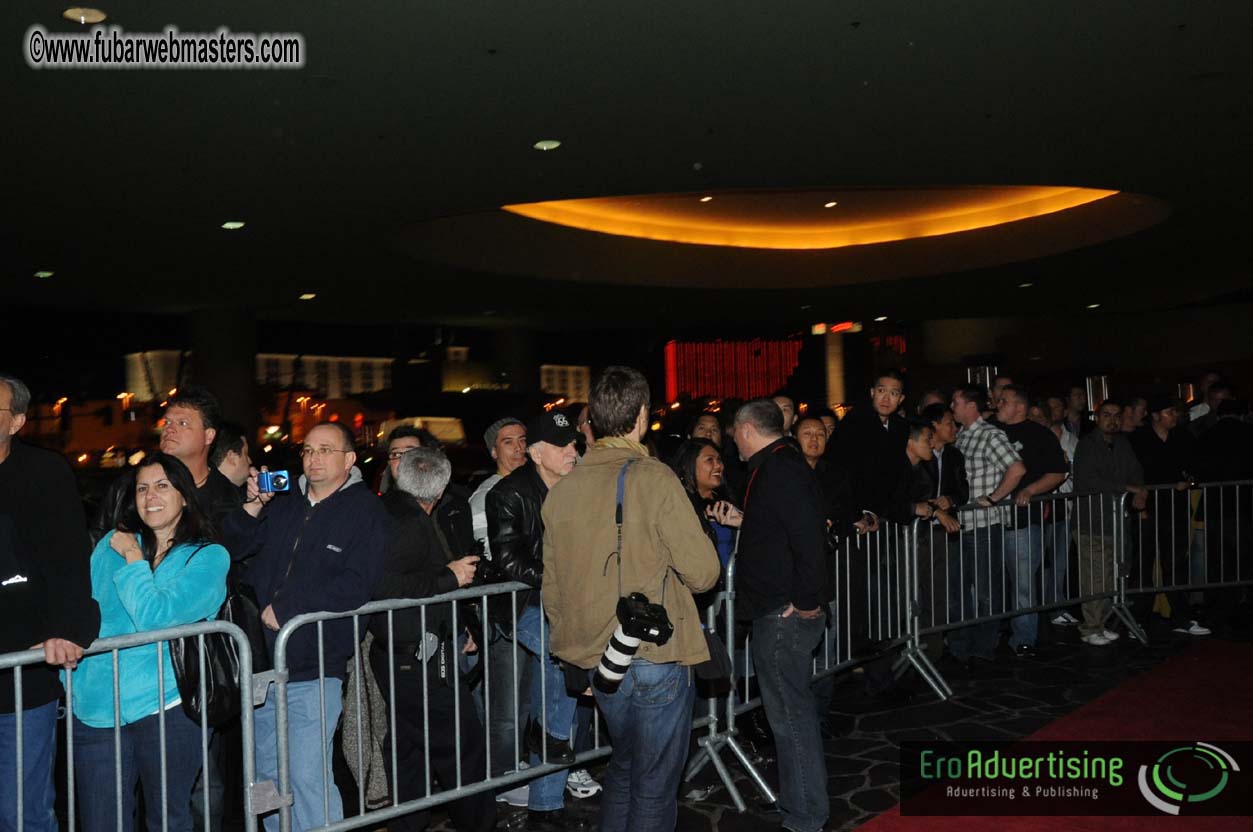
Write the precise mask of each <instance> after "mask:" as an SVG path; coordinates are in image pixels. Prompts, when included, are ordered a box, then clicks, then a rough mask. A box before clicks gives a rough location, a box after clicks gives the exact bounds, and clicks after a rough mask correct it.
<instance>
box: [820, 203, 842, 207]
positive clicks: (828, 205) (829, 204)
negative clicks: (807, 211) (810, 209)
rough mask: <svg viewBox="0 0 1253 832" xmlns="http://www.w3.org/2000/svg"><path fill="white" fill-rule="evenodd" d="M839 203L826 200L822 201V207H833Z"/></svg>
mask: <svg viewBox="0 0 1253 832" xmlns="http://www.w3.org/2000/svg"><path fill="white" fill-rule="evenodd" d="M839 204H840V203H838V202H827V203H824V204H823V206H822V207H823V208H834V207H835V206H837V205H839Z"/></svg>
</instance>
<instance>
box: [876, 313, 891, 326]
mask: <svg viewBox="0 0 1253 832" xmlns="http://www.w3.org/2000/svg"><path fill="white" fill-rule="evenodd" d="M887 319H888V316H887V315H880V316H879V317H877V318H875V323H880V324H881V323H883V322H884V321H886V320H887Z"/></svg>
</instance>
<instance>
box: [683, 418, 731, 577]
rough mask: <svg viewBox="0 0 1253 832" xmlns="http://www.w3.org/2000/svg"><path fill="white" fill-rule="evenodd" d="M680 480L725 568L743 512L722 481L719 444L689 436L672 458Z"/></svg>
mask: <svg viewBox="0 0 1253 832" xmlns="http://www.w3.org/2000/svg"><path fill="white" fill-rule="evenodd" d="M670 467H671V468H672V469H674V473H676V474H678V476H679V482H681V483H683V489H684V490H685V491H686V492H687V496H688V499H689V500H691V501H692V508H693V509H695V510H696V516H697V517H699V518H700V521H701V525H703V526H704V528H705V534H707V535H709V539H710V540H712V541H713V543H714V548H716V549H717V550H718V559H719V560H721V561H722V566H723V568H724V569H725V568H726V565H727V561H728V560H730V558H731V553H732V552H733V551H734V549H735V529H737V528H738V527H739V525H740V521H741V520H742V519H743V515H742V514H741V513H740V510H739V509H738V508H736V507H735V505H734V504H733V503H732V502H731V500H730V496H729V494H728V490H727V487H726V484H725V483H724V482H723V481H722V473H723V463H722V456H721V454H720V453H719V451H718V446H717V445H715V444H714V443H713V442H711V441H710V440H708V439H687V440H684V442H683V444H682V445H680V446H679V448H678V450H677V451H675V453H674V458H673V459H672V460H671V461H670Z"/></svg>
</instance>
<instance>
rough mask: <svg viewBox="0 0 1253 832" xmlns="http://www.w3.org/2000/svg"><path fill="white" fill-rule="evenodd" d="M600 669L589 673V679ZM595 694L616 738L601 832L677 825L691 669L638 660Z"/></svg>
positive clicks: (692, 691) (658, 830)
mask: <svg viewBox="0 0 1253 832" xmlns="http://www.w3.org/2000/svg"><path fill="white" fill-rule="evenodd" d="M595 672H596V671H595V670H591V671H588V679H589V681H590V680H591V678H592V676H593V674H595ZM593 692H594V693H595V695H596V704H597V705H599V706H600V711H601V713H603V714H604V715H605V723H606V726H607V727H608V728H609V736H610V738H611V739H612V741H613V756H611V757H610V758H609V767H608V768H607V769H606V770H605V776H604V779H603V780H602V781H601V784H602V786H603V787H604V791H603V792H602V793H601V798H600V832H668V831H669V830H671V829H674V827H675V824H676V822H677V820H678V814H679V781H680V780H681V779H682V778H683V763H684V762H685V761H686V760H687V752H688V739H689V738H690V737H691V734H692V706H693V705H694V704H695V702H696V685H695V684H694V683H693V680H692V673H691V670H689V669H688V668H686V667H683V666H682V665H679V664H674V663H670V664H653V663H652V662H647V661H644V660H643V659H636V660H635V661H633V662H631V667H630V669H629V670H627V674H626V676H625V677H623V679H622V683H621V684H620V685H619V686H618V690H617V691H616V692H614V693H605V692H603V691H601V690H599V689H596V688H593ZM811 707H812V706H811ZM825 780H826V778H823V781H824V783H825ZM531 788H534V786H532V787H531Z"/></svg>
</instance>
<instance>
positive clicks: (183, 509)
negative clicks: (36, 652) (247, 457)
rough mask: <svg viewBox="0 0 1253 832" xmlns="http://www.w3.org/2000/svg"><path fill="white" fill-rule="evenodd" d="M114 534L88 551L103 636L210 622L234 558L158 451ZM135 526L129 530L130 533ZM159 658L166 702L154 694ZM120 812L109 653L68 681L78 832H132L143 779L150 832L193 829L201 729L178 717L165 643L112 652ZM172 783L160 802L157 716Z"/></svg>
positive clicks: (180, 472)
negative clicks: (118, 779)
mask: <svg viewBox="0 0 1253 832" xmlns="http://www.w3.org/2000/svg"><path fill="white" fill-rule="evenodd" d="M134 474H135V487H134V490H133V492H132V498H131V500H130V501H129V503H128V505H127V507H126V508H125V510H124V511H123V513H122V517H121V519H120V521H119V523H118V526H119V528H118V529H116V530H114V531H111V532H109V533H108V534H107V535H105V536H104V537H103V538H102V539H101V540H100V542H99V543H98V544H97V545H96V548H95V551H94V552H92V555H91V595H92V597H93V598H95V599H96V601H97V602H98V603H99V604H100V637H101V638H106V637H109V636H119V635H127V634H130V633H142V632H144V631H148V630H159V629H162V628H165V627H174V626H177V625H179V624H192V623H195V622H197V621H204V620H206V619H211V618H213V617H214V616H215V615H216V614H217V611H218V608H219V607H221V605H222V601H223V599H224V598H225V597H226V571H227V568H228V567H229V566H230V556H229V555H228V554H227V552H226V550H225V549H224V548H222V547H221V546H219V545H218V544H216V543H213V542H211V541H212V540H213V539H214V538H215V537H216V531H215V530H214V528H213V523H212V521H211V520H210V519H209V517H208V515H206V514H205V512H204V511H203V510H202V509H201V507H200V504H199V503H198V501H197V498H196V484H195V482H194V481H193V479H192V476H191V474H190V473H189V472H188V470H187V468H186V466H184V465H183V463H182V462H180V461H179V460H178V459H176V458H174V457H173V456H170V455H168V454H164V453H157V454H154V455H153V456H151V457H149V458H148V459H146V460H145V461H144V462H143V464H142V465H141V466H140V467H139V468H137V469H136V470H135V472H134ZM132 530H133V531H132ZM158 649H159V650H160V663H161V668H162V669H163V670H162V671H161V675H162V676H163V679H161V680H160V681H162V682H163V683H164V699H163V700H162V699H159V697H158V690H159V688H158V682H159V679H158V669H157V656H158V654H157V651H158ZM116 655H117V680H118V681H117V692H118V700H119V701H118V711H119V713H120V715H121V719H120V722H121V731H120V732H119V737H120V743H121V758H122V773H121V778H122V805H121V807H118V806H117V805H116V803H117V800H116V796H115V786H114V784H115V783H116V780H115V778H116V776H117V773H116V771H115V769H114V750H115V749H114V678H113V654H112V653H102V654H99V655H94V656H89V657H88V658H86V659H84V660H83V661H82V662H80V663H79V665H78V669H77V670H75V671H74V677H73V683H74V684H73V703H72V707H73V712H74V764H75V766H76V769H75V774H76V782H77V784H78V805H79V812H80V814H81V817H82V828H83V832H113V830H116V829H117V828H118V819H117V812H118V810H119V808H120V810H121V813H122V818H123V821H122V824H121V825H122V826H123V827H124V828H127V829H131V828H133V825H134V821H133V818H134V813H135V798H134V794H135V786H136V783H142V785H143V789H144V804H145V805H146V806H147V810H146V815H147V824H148V829H149V830H153V831H154V832H155V830H160V829H161V828H162V827H161V819H162V807H163V806H164V807H165V810H166V812H167V813H168V824H167V827H166V828H167V829H168V830H169V832H181V831H182V830H190V829H191V828H192V818H191V811H190V808H189V800H190V798H191V790H192V785H193V784H194V782H195V780H196V775H197V773H198V772H199V770H200V762H201V750H200V726H199V724H197V723H196V722H193V721H192V720H191V719H189V718H188V717H187V715H186V714H185V713H183V709H182V707H181V702H182V700H181V699H180V697H179V693H178V685H177V682H176V681H175V677H174V668H173V666H172V665H171V663H170V652H169V646H168V644H165V643H162V644H160V645H155V644H146V645H142V646H139V647H131V648H128V649H125V650H119V651H117V654H116ZM162 713H164V723H165V726H164V727H165V748H166V781H165V795H164V799H162V778H161V733H160V732H161V722H162V719H161V714H162Z"/></svg>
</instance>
